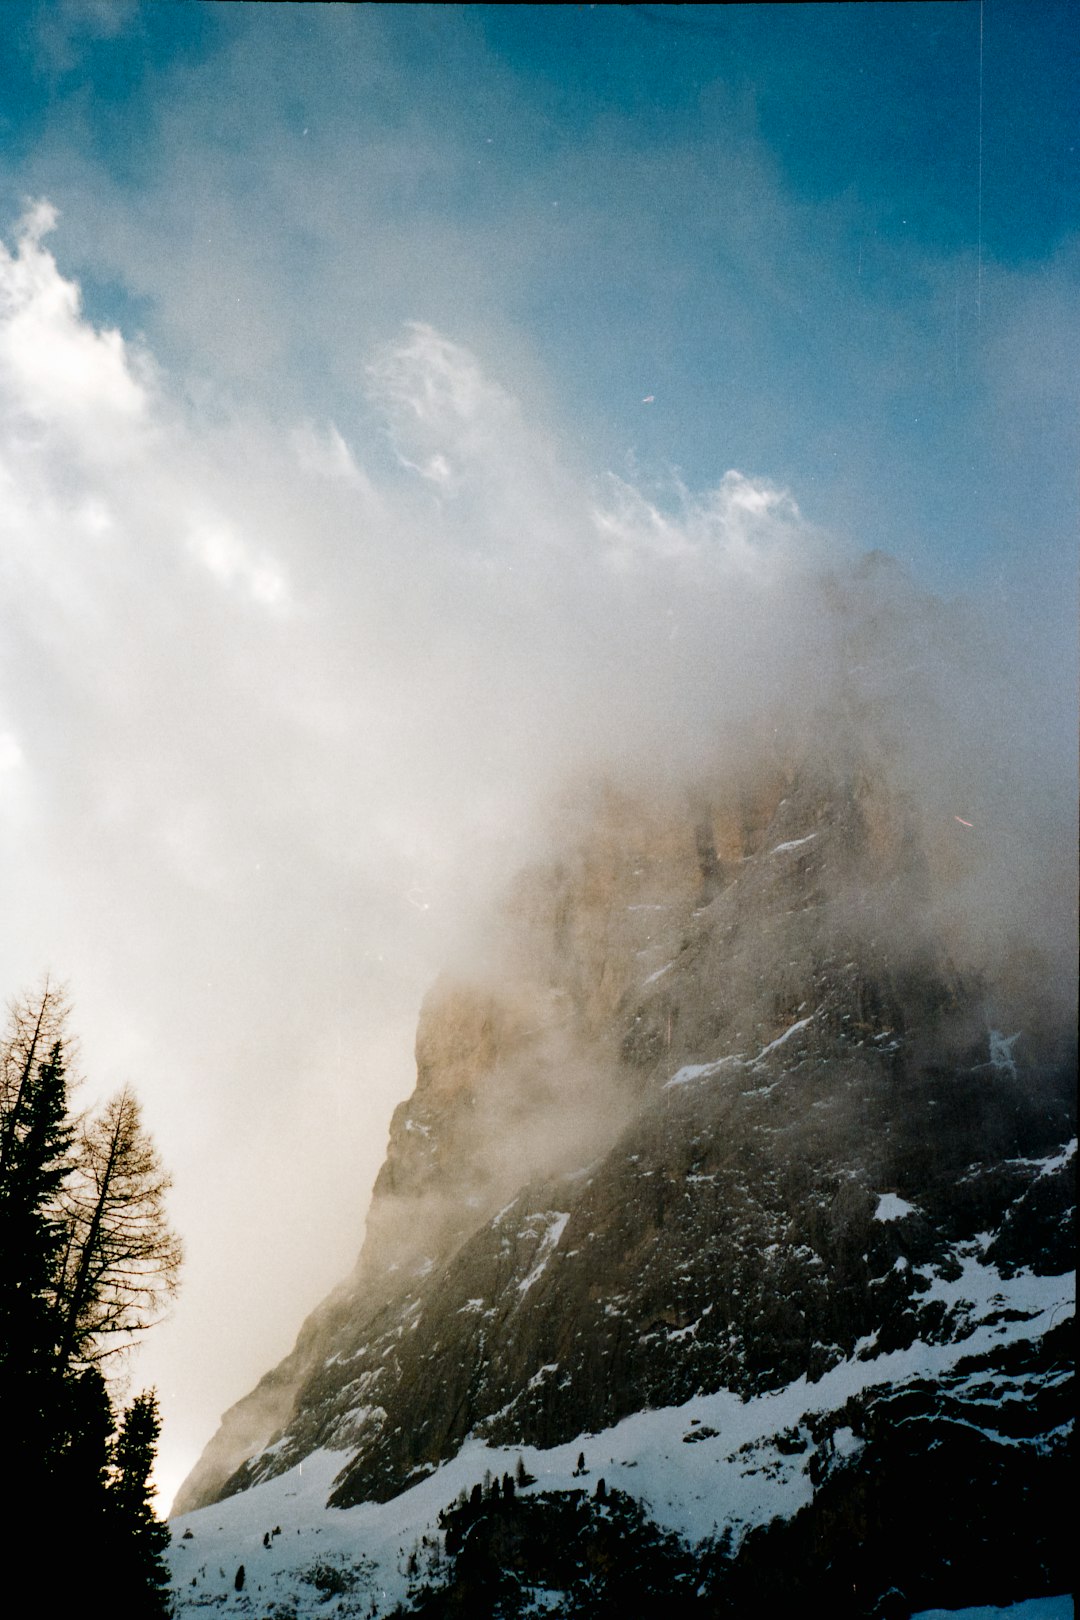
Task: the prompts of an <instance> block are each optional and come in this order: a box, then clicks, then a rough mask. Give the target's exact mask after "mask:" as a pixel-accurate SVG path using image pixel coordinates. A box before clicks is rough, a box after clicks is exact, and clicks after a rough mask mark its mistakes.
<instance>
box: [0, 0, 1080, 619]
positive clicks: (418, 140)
mask: <svg viewBox="0 0 1080 1620" xmlns="http://www.w3.org/2000/svg"><path fill="white" fill-rule="evenodd" d="M344 13H345V8H341V7H315V6H312V7H299V8H290V7H287V6H284V7H275V8H269V7H268V8H254V9H253V10H252V9H251V8H244V7H230V6H215V7H209V6H198V5H183V4H181V5H170V6H159V7H135V8H129V7H124V6H119V7H116V8H112V7H107V6H104V5H103V6H102V7H101V8H98V9H95V8H86V9H83V8H76V7H71V8H64V7H59V8H57V7H44V8H34V7H25V8H24V7H21V6H18V5H16V6H14V7H12V8H10V9H9V12H8V18H9V25H8V32H7V39H6V43H5V56H4V61H3V77H4V93H3V102H2V105H3V108H4V115H3V118H4V122H3V125H2V126H0V127H2V128H3V140H2V151H3V163H2V167H0V180H2V195H3V197H4V200H5V202H6V211H7V214H8V217H9V218H10V217H11V216H12V213H13V212H14V211H16V210H17V208H18V206H19V200H20V199H21V197H22V196H23V195H25V194H26V193H27V191H30V192H32V193H34V194H37V193H39V192H41V191H43V190H44V191H45V192H46V193H47V195H48V196H49V197H50V199H51V200H52V201H53V202H54V203H56V205H57V206H58V207H59V208H60V210H61V213H62V215H63V217H64V233H65V234H64V237H63V238H62V244H63V245H62V258H63V259H64V262H65V264H66V265H67V267H68V268H69V270H70V271H71V272H72V273H76V274H78V275H79V276H80V278H81V280H82V285H83V290H84V295H85V296H86V298H87V307H88V310H89V312H90V313H91V314H92V315H96V316H97V317H98V318H100V319H115V320H119V321H121V322H122V323H123V324H125V326H126V325H127V324H128V323H129V322H134V323H137V325H138V327H139V328H140V329H141V330H143V331H144V332H145V333H146V335H147V338H148V341H149V342H150V344H151V346H152V347H153V349H154V350H155V352H156V353H158V354H159V355H162V356H164V357H165V358H166V359H167V360H168V361H169V362H170V363H175V364H176V365H177V366H179V367H185V368H186V367H188V366H190V365H191V364H194V365H195V366H197V367H202V368H204V369H206V370H208V371H210V372H211V374H213V372H214V369H215V362H214V357H213V356H210V355H208V354H207V353H206V348H207V347H208V346H209V345H210V344H212V343H213V342H215V341H219V340H220V336H221V334H220V333H219V331H218V329H217V322H216V321H214V320H211V321H208V322H207V323H206V326H207V327H208V330H207V329H204V330H203V331H202V332H200V331H199V329H198V321H197V316H196V313H195V312H194V311H191V312H185V314H186V318H182V317H181V314H180V312H179V311H177V309H176V308H175V307H174V308H173V309H172V310H170V309H169V307H168V305H169V297H170V292H171V291H173V290H174V287H175V282H174V277H175V276H176V274H177V273H178V272H179V266H177V265H176V263H175V246H176V242H177V238H178V237H180V238H182V239H183V241H184V244H185V250H186V257H187V259H188V262H187V264H186V266H185V267H184V269H185V271H186V276H187V280H188V284H189V285H188V290H187V298H191V297H192V296H194V295H193V294H192V291H191V288H192V286H193V285H195V284H197V283H200V282H202V280H203V279H204V278H205V279H209V280H212V281H214V282H215V283H217V285H216V286H215V287H214V289H213V291H212V293H211V302H212V303H213V304H214V305H215V306H217V305H219V304H220V306H222V307H220V308H215V309H214V311H213V313H214V314H216V316H217V318H218V319H219V320H221V319H224V318H225V316H226V313H227V311H226V308H225V307H224V306H225V305H226V303H227V294H228V290H229V289H230V288H231V287H233V286H235V287H236V288H237V289H238V291H239V296H240V297H241V298H242V299H243V300H244V301H245V303H248V302H256V303H258V304H261V305H263V306H264V309H265V311H266V313H265V318H264V319H263V320H261V321H258V322H256V321H253V319H252V316H251V312H250V310H248V312H247V327H246V329H245V342H244V351H245V352H244V356H243V360H242V362H241V364H240V366H239V369H240V370H241V371H242V372H243V371H244V370H245V369H246V371H247V374H246V375H243V376H240V377H238V376H237V369H238V364H237V362H238V359H239V357H237V356H230V355H228V354H227V353H225V354H222V353H219V354H218V356H217V365H218V366H219V367H222V368H223V369H224V373H225V375H226V377H227V378H228V380H229V381H230V382H235V383H236V384H237V386H238V387H241V388H243V387H247V386H254V387H255V388H256V389H257V388H258V387H260V386H261V388H262V390H263V392H264V393H270V392H272V393H273V396H274V398H275V399H277V400H278V401H280V402H282V403H285V402H289V403H293V404H296V405H298V406H299V407H300V408H302V409H306V410H308V411H310V412H311V413H312V414H321V413H322V412H323V411H328V412H329V414H333V415H335V416H336V415H337V414H339V413H340V412H341V410H342V409H347V408H348V405H347V403H346V402H347V401H348V396H349V394H350V392H351V391H352V390H353V389H354V386H355V373H356V371H357V370H358V368H359V365H360V364H362V354H363V352H364V345H365V344H366V343H370V342H371V341H374V340H376V339H378V338H381V337H384V336H385V335H386V334H387V333H388V332H389V331H390V330H392V329H393V326H394V325H395V323H396V322H398V321H400V320H402V319H408V318H414V319H421V320H430V321H431V322H432V323H433V324H434V325H436V326H438V327H440V329H443V330H447V331H448V332H449V333H450V334H451V335H453V336H455V337H456V338H458V339H459V340H461V341H463V342H466V343H472V344H473V346H474V347H476V348H477V349H478V351H479V352H480V353H481V354H483V355H484V357H485V358H486V359H488V360H489V361H490V363H491V364H492V367H493V369H494V370H495V371H496V372H497V373H499V374H504V373H505V374H506V375H507V380H508V382H509V383H510V384H511V385H513V382H514V380H515V374H516V373H517V372H518V371H519V369H520V370H523V371H527V373H528V375H529V387H530V389H531V390H532V391H533V394H534V397H536V398H537V401H538V403H542V405H543V407H544V409H545V410H546V411H548V412H550V413H551V414H552V415H553V416H554V417H555V418H556V419H557V420H558V422H559V423H560V426H561V427H563V428H565V427H566V426H567V425H569V426H570V431H571V432H572V433H573V434H575V435H576V436H577V437H578V438H579V440H580V442H582V443H583V445H584V446H585V447H586V448H585V455H586V457H587V459H588V460H589V462H590V463H592V464H593V465H595V466H596V467H598V468H600V467H604V466H613V467H620V466H622V465H624V464H625V458H626V457H627V456H628V455H632V456H633V457H634V458H636V464H638V465H640V466H642V467H643V468H645V469H646V470H647V471H649V472H650V473H655V474H657V475H660V476H662V475H663V472H664V470H665V469H666V468H668V467H669V466H671V465H674V466H677V467H678V468H679V469H680V470H681V471H682V473H683V475H684V476H685V478H686V479H687V481H688V482H689V483H690V484H692V485H693V486H695V487H697V486H700V485H702V484H705V483H708V482H710V481H711V480H714V479H715V478H716V477H717V476H718V475H719V474H721V473H722V472H723V471H724V470H725V469H726V467H728V466H738V467H740V468H743V469H744V470H747V471H749V472H753V473H755V474H760V475H762V476H766V477H769V478H772V479H774V480H776V481H778V482H780V483H782V484H785V485H787V486H788V487H790V488H791V489H792V490H793V491H794V492H795V493H796V497H797V498H798V499H799V501H800V503H801V505H802V506H803V508H804V509H805V510H806V511H807V512H808V513H810V514H811V515H812V516H813V517H814V519H815V520H816V521H819V522H822V523H825V524H827V525H830V526H834V527H836V528H838V529H840V530H841V531H843V532H845V533H848V534H849V535H850V536H851V537H852V538H853V539H854V540H855V542H856V543H863V542H869V543H875V544H881V545H883V546H885V547H886V548H887V549H891V550H894V551H896V552H897V553H898V554H900V555H901V556H903V557H905V558H909V559H911V560H913V561H915V562H917V563H918V565H919V567H920V570H923V571H925V572H926V574H927V576H928V577H930V578H931V579H933V580H934V581H935V583H940V584H941V585H942V586H944V587H946V588H948V587H949V586H950V585H952V584H953V583H954V582H955V581H956V580H957V579H961V578H964V577H967V576H968V575H969V571H970V570H971V569H972V568H974V569H976V570H978V569H979V568H980V567H981V566H982V565H984V564H986V563H989V564H990V565H991V566H996V565H999V564H1000V563H1001V562H1002V560H1003V559H1004V558H1005V557H1006V556H1007V555H1008V554H1009V553H1010V552H1011V550H1012V547H1013V546H1014V544H1015V529H1016V526H1017V525H1018V524H1020V523H1023V525H1024V527H1025V529H1026V530H1027V531H1028V537H1029V543H1038V542H1036V541H1035V539H1034V534H1037V535H1039V536H1041V537H1045V536H1053V540H1052V542H1050V543H1051V544H1053V545H1054V546H1059V545H1060V544H1061V543H1062V542H1063V540H1064V537H1065V535H1066V534H1067V533H1068V532H1070V530H1071V528H1072V526H1073V524H1074V522H1075V508H1074V505H1073V500H1074V494H1073V484H1072V481H1071V480H1070V479H1069V478H1068V476H1067V475H1066V474H1065V467H1066V466H1067V463H1068V459H1069V450H1070V443H1071V441H1070V437H1069V435H1070V433H1071V432H1072V426H1071V422H1072V421H1074V420H1075V415H1074V412H1075V390H1074V384H1073V378H1074V377H1075V374H1076V371H1077V369H1078V368H1077V366H1076V364H1075V361H1076V358H1077V355H1076V326H1075V307H1076V304H1075V289H1076V277H1077V262H1076V149H1075V148H1076V133H1075V132H1076V115H1077V110H1078V108H1077V95H1078V93H1077V89H1076V86H1077V82H1078V81H1077V74H1076V67H1077V61H1076V57H1077V44H1076V34H1077V30H1076V29H1075V27H1070V19H1069V8H1068V7H1067V6H1064V5H1060V4H1058V5H1038V4H1035V5H1028V4H1023V5H1021V4H1016V3H1012V4H1003V3H994V0H990V3H989V4H986V5H985V6H979V5H977V4H945V5H935V4H927V5H910V6H909V5H873V4H870V5H858V6H855V5H838V6H836V5H824V4H823V5H810V6H791V7H785V6H724V7H708V6H706V7H689V6H688V7H678V8H671V7H648V6H644V7H560V8H548V7H543V6H520V7H499V6H491V7H463V8H457V7H445V8H439V9H438V10H434V11H431V10H427V9H425V8H412V7H409V8H398V9H394V8H389V9H387V8H380V7H370V8H369V7H365V8H357V9H356V10H355V11H354V13H353V14H352V15H345V14H344ZM14 17H21V19H22V26H21V28H20V27H16V28H14V29H12V27H11V22H10V19H12V18H14ZM65 19H66V29H65ZM95 19H96V20H97V21H96V28H97V33H96V35H95ZM110 28H115V30H116V31H115V32H109V29H110ZM980 36H981V43H980ZM980 71H981V81H982V98H981V100H982V117H981V126H982V129H981V133H982V141H981V176H982V185H981V208H980V186H979V177H980ZM373 148H374V149H375V150H374V152H373V150H372V149H373ZM230 205H234V212H233V217H232V219H231V220H230V221H229V223H228V226H227V228H226V230H225V232H224V236H222V235H221V234H219V233H216V232H215V230H214V219H215V214H216V210H221V209H225V208H227V207H229V206H230ZM103 215H107V216H110V217H109V218H103ZM149 216H153V217H152V218H151V217H149ZM297 216H299V217H297ZM980 224H981V240H980ZM203 230H205V238H204V240H203V241H202V242H201V243H200V246H201V248H202V252H201V253H200V254H199V256H198V259H196V257H195V255H194V254H193V253H192V252H191V251H190V249H191V246H192V243H191V237H192V235H194V237H195V238H196V240H198V239H199V237H200V235H201V233H202V232H203ZM387 236H394V237H397V238H399V239H400V241H401V243H402V244H403V246H404V244H407V247H405V249H404V251H405V254H406V256H407V257H408V259H409V260H410V262H409V263H408V265H407V266H403V265H402V264H401V263H399V262H396V261H393V262H391V261H392V256H391V255H388V254H387V253H386V252H384V251H380V249H379V247H378V245H373V243H372V238H373V237H375V238H382V239H383V240H384V241H385V238H386V237H387ZM425 242H426V243H427V244H429V248H428V253H429V255H430V257H429V262H427V263H425V262H424V258H425V249H424V246H423V244H424V243H425ZM185 250H182V251H185ZM163 259H167V260H170V261H172V266H171V268H172V274H168V273H166V274H163V264H162V260H163ZM980 259H981V264H980ZM350 268H351V276H350V280H349V284H348V285H345V284H344V278H345V277H346V275H348V274H349V270H350ZM980 272H981V273H980ZM202 290H204V291H205V288H204V289H202ZM311 305H318V306H319V307H318V308H317V310H315V311H313V310H312V308H311ZM267 306H268V307H267ZM298 306H303V307H300V308H298ZM208 313H210V312H208ZM256 325H257V326H258V331H257V332H256V331H255V330H253V327H255V326H256ZM343 327H347V332H346V333H345V334H344V341H343V332H342V328H343ZM273 328H276V329H273ZM286 328H287V329H288V330H287V331H286V330H285V329H286ZM272 329H273V330H272ZM225 347H226V345H224V344H220V342H219V348H225ZM504 356H505V362H504ZM500 367H502V371H500ZM256 370H257V371H258V373H259V376H258V379H257V380H256V381H254V382H253V378H252V372H253V371H256ZM1011 389H1015V390H1016V391H1017V393H1018V394H1019V395H1022V399H1023V403H1022V410H1018V411H1017V412H1014V413H1010V412H1009V411H1008V410H1007V403H1006V402H1007V398H1008V395H1009V392H1010V390H1011ZM649 394H652V395H653V396H654V402H653V404H652V406H651V408H649V409H647V410H643V409H642V407H641V400H642V399H643V398H644V397H646V396H647V395H649ZM1036 467H1037V468H1038V469H1039V471H1040V476H1038V477H1035V478H1033V477H1032V470H1033V469H1034V468H1036ZM1055 467H1056V468H1059V469H1060V470H1061V473H1062V476H1061V477H1060V478H1054V477H1051V478H1048V477H1047V476H1046V474H1047V473H1048V472H1052V471H1053V469H1054V468H1055ZM1033 502H1034V505H1033ZM1032 531H1034V534H1033V533H1032Z"/></svg>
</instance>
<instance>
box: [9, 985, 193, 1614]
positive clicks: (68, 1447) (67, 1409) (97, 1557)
mask: <svg viewBox="0 0 1080 1620" xmlns="http://www.w3.org/2000/svg"><path fill="white" fill-rule="evenodd" d="M66 1021H67V1007H66V1004H65V1001H64V998H63V995H62V994H61V993H60V992H59V991H58V990H57V989H56V988H55V987H53V986H51V985H50V984H48V983H46V984H45V986H44V988H43V989H42V990H41V991H40V992H38V993H37V994H35V995H32V996H24V997H22V998H20V999H18V1000H17V1001H15V1002H14V1003H13V1004H12V1006H11V1009H10V1013H9V1019H8V1024H7V1028H6V1030H5V1032H4V1035H3V1038H2V1041H0V1434H2V1435H3V1442H4V1448H5V1461H6V1464H7V1478H8V1486H9V1489H8V1492H7V1496H8V1505H7V1507H6V1508H5V1512H4V1532H5V1542H6V1544H7V1547H8V1549H9V1553H10V1556H11V1560H12V1565H13V1567H12V1569H11V1574H12V1576H14V1575H15V1573H16V1571H18V1572H19V1573H20V1574H21V1575H22V1577H23V1579H22V1581H21V1582H19V1583H18V1584H19V1585H22V1586H23V1587H24V1590H25V1592H26V1601H27V1603H28V1610H27V1612H34V1613H41V1614H67V1613H75V1612H77V1607H78V1608H81V1607H82V1606H83V1605H84V1604H85V1603H86V1602H87V1600H88V1599H89V1600H94V1599H96V1600H97V1605H98V1607H101V1608H103V1609H104V1612H106V1613H108V1614H115V1615H123V1616H125V1617H131V1620H142V1617H144V1616H145V1617H152V1616H163V1615H166V1614H168V1612H169V1606H168V1601H167V1595H166V1582H167V1572H166V1568H165V1563H164V1559H163V1552H164V1549H165V1547H166V1546H167V1545H168V1540H169V1534H168V1531H167V1529H166V1528H165V1526H164V1525H162V1524H161V1523H159V1521H158V1520H157V1518H156V1516H155V1514H154V1510H153V1505H152V1498H151V1487H150V1475H151V1471H152V1469H153V1464H154V1457H155V1453H156V1448H157V1438H158V1431H159V1426H160V1424H159V1417H158V1409H157V1399H156V1396H155V1395H154V1394H153V1393H152V1392H149V1393H144V1394H141V1395H138V1396H137V1397H136V1398H135V1399H134V1400H133V1401H131V1403H130V1404H129V1405H128V1407H127V1409H126V1411H124V1412H123V1413H119V1412H118V1411H117V1410H116V1408H115V1407H114V1404H113V1398H112V1396H111V1394H110V1391H109V1387H108V1385H107V1384H106V1380H105V1376H104V1372H103V1368H105V1367H108V1366H109V1365H110V1364H113V1363H115V1359H116V1358H117V1357H118V1356H119V1355H121V1354H122V1352H123V1350H124V1349H126V1348H127V1347H128V1346H129V1345H130V1344H131V1342H132V1340H133V1337H134V1336H135V1335H137V1334H138V1333H140V1332H141V1331H142V1330H143V1329H145V1328H146V1327H148V1326H149V1325H150V1323H151V1322H152V1320H153V1318H154V1314H155V1307H156V1306H157V1305H159V1304H160V1303H161V1301H162V1300H163V1299H165V1298H167V1297H168V1296H170V1295H171V1294H172V1293H173V1291H174V1290H175V1287H176V1279H177V1273H178V1269H179V1263H180V1248H179V1244H178V1242H177V1240H176V1238H175V1236H174V1235H173V1233H172V1232H171V1231H170V1229H169V1226H168V1223H167V1221H166V1218H165V1210H164V1195H165V1192H166V1190H167V1188H168V1185H169V1182H168V1177H167V1176H166V1175H165V1174H164V1172H163V1171H162V1169H161V1165H160V1162H159V1160H158V1157H157V1153H156V1150H155V1149H154V1146H153V1143H152V1142H151V1140H150V1138H149V1136H148V1135H147V1133H146V1131H145V1130H144V1129H143V1126H142V1123H141V1118H140V1114H139V1106H138V1102H137V1099H136V1098H135V1096H134V1093H133V1092H131V1091H130V1090H129V1089H127V1088H126V1087H125V1088H124V1089H123V1090H121V1091H120V1092H119V1093H118V1095H117V1096H116V1097H114V1098H113V1099H112V1100H111V1101H110V1102H109V1103H108V1104H107V1105H106V1106H105V1107H104V1109H102V1110H101V1112H100V1113H98V1114H96V1115H93V1116H88V1115H78V1114H75V1113H73V1112H72V1109H71V1104H70V1098H69V1063H70V1059H71V1042H70V1040H69V1039H68V1036H67V1030H66ZM31 1594H33V1597H32V1598H31Z"/></svg>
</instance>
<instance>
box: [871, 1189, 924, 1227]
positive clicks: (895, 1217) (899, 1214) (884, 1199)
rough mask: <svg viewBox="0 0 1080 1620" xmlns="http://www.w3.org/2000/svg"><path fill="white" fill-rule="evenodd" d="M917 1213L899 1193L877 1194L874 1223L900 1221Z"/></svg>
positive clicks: (913, 1206)
mask: <svg viewBox="0 0 1080 1620" xmlns="http://www.w3.org/2000/svg"><path fill="white" fill-rule="evenodd" d="M917 1213H918V1211H917V1210H916V1208H915V1205H914V1204H909V1203H908V1201H907V1199H906V1198H901V1197H900V1195H899V1193H891V1192H889V1193H878V1202H877V1209H875V1211H874V1219H875V1221H902V1220H905V1219H906V1218H907V1216H909V1215H915V1214H917Z"/></svg>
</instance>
